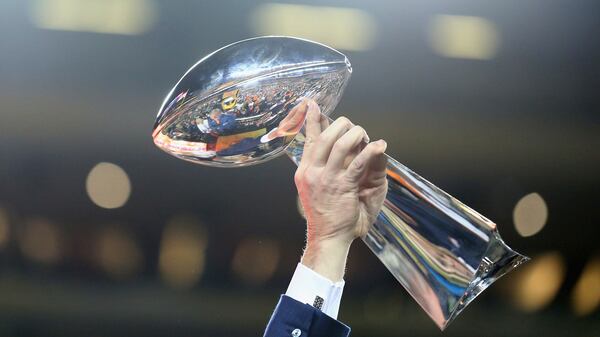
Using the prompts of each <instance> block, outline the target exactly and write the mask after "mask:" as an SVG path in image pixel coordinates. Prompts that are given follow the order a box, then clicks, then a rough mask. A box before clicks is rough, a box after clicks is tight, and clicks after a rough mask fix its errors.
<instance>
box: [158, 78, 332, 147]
mask: <svg viewBox="0 0 600 337" xmlns="http://www.w3.org/2000/svg"><path fill="white" fill-rule="evenodd" d="M341 80H342V78H341V77H340V76H339V75H337V74H331V75H330V76H328V77H327V78H323V77H319V78H311V77H304V78H291V79H284V80H281V79H278V80H276V81H265V83H262V84H261V85H260V86H256V85H252V86H249V87H244V86H240V87H235V88H232V89H230V90H226V91H223V92H220V93H219V94H217V95H214V96H212V97H209V98H207V99H204V100H200V101H198V100H197V99H189V100H187V101H186V96H187V92H185V93H184V94H181V95H179V96H178V97H177V98H176V100H174V101H173V102H171V104H172V105H173V106H178V109H180V110H182V111H186V112H185V113H182V114H180V115H179V116H178V117H177V118H176V119H175V120H174V121H172V122H171V123H170V124H169V125H168V126H166V127H165V128H164V129H163V130H162V132H161V133H162V135H163V136H162V137H166V138H168V139H163V140H162V142H163V146H169V147H170V150H171V151H177V152H181V154H182V155H192V153H193V155H195V156H202V157H203V158H211V157H214V156H218V157H232V156H239V155H246V156H247V155H249V156H254V155H260V154H261V153H267V152H271V151H274V150H276V149H277V148H281V147H282V145H283V144H287V143H289V142H290V141H291V140H292V139H293V136H294V135H295V134H296V133H297V132H298V131H299V129H300V127H301V125H302V124H303V123H304V115H303V114H302V113H300V114H298V113H297V112H298V111H297V110H298V109H295V110H294V109H293V108H294V107H295V106H297V103H298V102H300V101H301V100H302V98H305V97H308V98H312V99H315V100H317V102H319V104H320V105H325V106H327V105H329V102H328V100H327V97H329V96H334V95H332V93H331V92H330V91H331V90H339V89H335V88H339V87H340V86H339V83H338V82H339V81H341ZM290 137H291V138H290ZM284 138H285V139H284ZM161 139H162V138H161ZM181 142H185V144H183V143H181ZM282 142H284V143H282ZM167 143H169V144H170V145H164V144H167ZM193 144H197V145H193Z"/></svg>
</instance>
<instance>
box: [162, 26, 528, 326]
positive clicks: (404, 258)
mask: <svg viewBox="0 0 600 337" xmlns="http://www.w3.org/2000/svg"><path fill="white" fill-rule="evenodd" d="M350 74H351V67H350V63H349V62H348V59H347V58H346V57H345V56H344V55H343V54H341V53H340V52H338V51H335V50H333V49H331V48H329V47H327V46H324V45H321V44H317V43H314V42H310V41H306V40H302V39H296V38H290V37H262V38H255V39H249V40H244V41H240V42H237V43H234V44H231V45H229V46H227V47H224V48H222V49H219V50H218V51H216V52H214V53H212V54H210V55H209V56H207V57H205V58H204V59H202V60H201V61H200V62H198V63H197V64H196V65H194V66H193V67H192V68H191V69H190V70H189V71H188V72H187V73H186V74H185V75H184V76H183V77H182V79H181V80H180V81H179V82H178V83H177V85H176V86H175V87H174V88H173V90H172V91H171V92H170V94H169V95H168V96H167V98H166V99H165V101H164V103H163V106H162V107H161V109H160V111H159V114H158V116H157V120H156V124H155V128H154V132H153V138H154V142H155V144H156V145H157V146H158V147H160V148H161V149H163V150H164V151H166V152H168V153H170V154H172V155H174V156H176V157H179V158H181V159H185V160H188V161H192V162H196V163H200V164H205V165H211V166H221V167H236V166H245V165H251V164H255V163H260V162H263V161H266V160H269V159H271V158H273V157H275V156H277V155H278V154H281V153H283V152H284V151H285V152H286V153H287V154H288V156H289V157H290V158H291V159H292V160H293V161H294V162H295V163H296V164H298V163H299V162H300V160H301V158H302V151H303V148H304V136H303V128H302V126H303V124H304V119H305V116H306V107H305V105H304V104H303V103H302V102H303V101H304V100H306V99H313V100H315V101H316V102H317V104H318V105H319V106H320V108H321V110H322V112H323V114H325V115H329V114H330V113H331V112H332V111H333V109H334V108H335V106H336V105H337V103H338V101H339V99H340V97H341V95H342V93H343V90H344V88H345V86H346V84H347V82H348V80H349V78H350ZM387 173H388V175H387V176H388V182H389V189H388V194H387V197H386V201H385V204H384V207H383V209H382V211H381V213H380V214H379V217H378V219H377V221H376V223H375V224H374V226H373V227H372V228H371V230H370V231H369V233H368V235H367V236H366V237H365V238H364V241H365V243H366V244H367V246H368V247H369V248H370V249H371V250H372V251H373V252H374V253H375V254H376V255H377V257H378V258H379V259H380V260H381V261H382V262H383V263H384V265H385V266H386V267H387V268H388V269H389V270H390V272H391V273H392V274H393V275H394V277H396V279H397V280H398V281H399V282H400V283H401V284H402V285H403V286H404V288H405V289H406V290H407V291H408V292H409V293H410V294H411V296H412V297H413V298H414V299H415V300H416V301H417V302H418V303H419V304H420V305H421V307H422V308H423V309H424V310H425V311H426V312H427V314H429V316H430V317H431V318H432V319H433V320H434V322H435V323H436V324H437V325H438V326H439V327H440V328H441V329H444V328H445V327H446V326H447V325H448V324H449V323H450V322H451V321H452V320H453V319H454V318H455V317H456V316H457V315H458V314H459V313H460V312H461V311H462V310H463V309H464V308H465V307H466V306H467V305H468V304H469V303H470V302H471V301H472V300H473V299H474V298H475V297H476V296H477V295H479V294H480V293H481V292H482V291H483V290H484V289H486V288H487V287H488V286H489V285H490V284H491V283H492V282H494V281H495V280H496V279H497V278H499V277H500V276H502V275H504V274H505V273H507V272H509V271H510V270H512V269H514V268H515V267H517V266H518V265H519V264H521V263H523V262H525V261H527V260H528V258H527V257H525V256H522V255H520V254H518V253H516V252H514V251H513V250H511V249H510V248H509V247H508V246H506V244H504V242H503V241H502V239H501V238H500V236H499V234H498V231H497V228H496V225H495V224H494V223H493V222H491V221H490V220H488V219H486V218H485V217H483V216H482V215H480V214H479V213H477V212H476V211H474V210H472V209H471V208H469V207H467V206H465V205H464V204H462V203H461V202H460V201H458V200H456V199H455V198H453V197H451V196H450V195H448V194H447V193H445V192H444V191H442V190H440V189H439V188H437V187H436V186H434V185H433V184H431V183H430V182H428V181H426V180H425V179H423V178H422V177H420V176H419V175H417V174H415V173H414V172H412V171H411V170H410V169H408V168H407V167H405V166H403V165H402V164H400V163H399V162H397V161H395V160H394V159H392V158H389V157H388V170H387Z"/></svg>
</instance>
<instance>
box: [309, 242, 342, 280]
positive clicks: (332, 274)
mask: <svg viewBox="0 0 600 337" xmlns="http://www.w3.org/2000/svg"><path fill="white" fill-rule="evenodd" d="M351 243H352V242H345V241H335V240H309V241H308V242H307V243H306V249H305V250H304V254H303V255H302V260H301V263H302V264H303V265H305V266H307V267H308V268H310V269H312V270H314V271H315V272H317V273H319V274H320V275H322V276H324V277H326V278H328V279H329V280H331V281H333V282H339V281H342V280H343V278H344V272H345V271H346V260H347V258H348V252H349V250H350V244H351Z"/></svg>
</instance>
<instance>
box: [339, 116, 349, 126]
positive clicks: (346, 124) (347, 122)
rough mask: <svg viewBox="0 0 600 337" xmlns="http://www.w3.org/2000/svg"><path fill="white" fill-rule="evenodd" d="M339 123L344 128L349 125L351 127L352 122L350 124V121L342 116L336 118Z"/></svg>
mask: <svg viewBox="0 0 600 337" xmlns="http://www.w3.org/2000/svg"><path fill="white" fill-rule="evenodd" d="M338 121H339V123H341V124H342V125H344V126H347V127H349V126H350V125H352V122H350V119H348V117H346V116H342V117H340V118H338Z"/></svg>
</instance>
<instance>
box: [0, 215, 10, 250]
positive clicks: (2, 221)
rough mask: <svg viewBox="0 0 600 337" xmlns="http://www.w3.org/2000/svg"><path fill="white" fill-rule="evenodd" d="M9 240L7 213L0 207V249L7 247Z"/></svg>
mask: <svg viewBox="0 0 600 337" xmlns="http://www.w3.org/2000/svg"><path fill="white" fill-rule="evenodd" d="M9 239H10V222H9V220H8V212H7V211H6V209H4V208H2V207H0V249H3V248H4V247H6V246H7V245H8V241H9Z"/></svg>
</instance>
